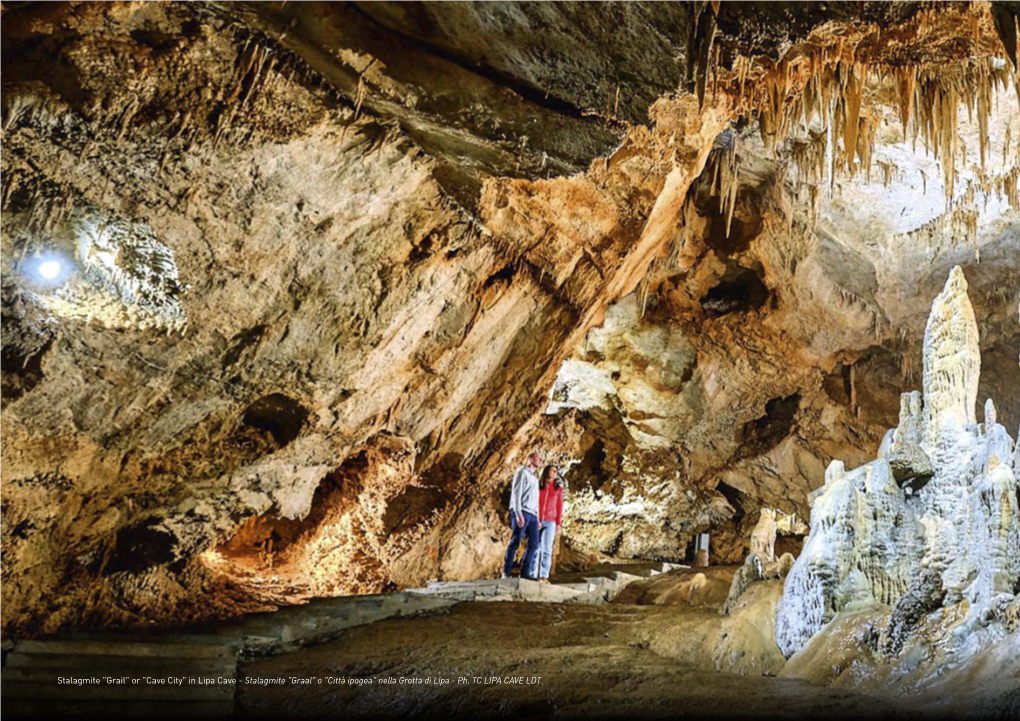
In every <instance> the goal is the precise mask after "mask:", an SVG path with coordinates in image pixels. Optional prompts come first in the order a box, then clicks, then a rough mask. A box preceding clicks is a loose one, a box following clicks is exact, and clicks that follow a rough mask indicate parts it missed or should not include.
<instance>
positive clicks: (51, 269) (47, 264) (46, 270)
mask: <svg viewBox="0 0 1020 721" xmlns="http://www.w3.org/2000/svg"><path fill="white" fill-rule="evenodd" d="M39 275H41V276H42V277H43V278H45V279H46V280H53V279H54V278H56V277H57V276H58V275H60V261H59V260H44V261H43V262H42V263H40V264H39Z"/></svg>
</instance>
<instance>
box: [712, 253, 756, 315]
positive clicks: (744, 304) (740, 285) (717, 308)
mask: <svg viewBox="0 0 1020 721" xmlns="http://www.w3.org/2000/svg"><path fill="white" fill-rule="evenodd" d="M768 299H769V289H768V286H766V285H765V283H764V282H762V279H761V278H760V277H759V276H758V274H757V273H755V272H754V271H753V270H751V269H750V268H744V267H742V266H739V265H737V266H732V267H730V268H729V269H728V270H727V271H726V273H725V275H723V277H722V279H721V280H720V282H719V283H718V284H717V285H716V286H715V287H714V288H712V289H710V290H709V291H708V293H706V294H705V295H704V296H702V297H701V301H700V302H701V307H702V308H704V310H705V312H706V313H707V314H708V315H709V316H711V317H719V316H722V315H726V314H727V313H738V312H740V313H743V312H747V311H750V310H757V309H758V308H761V307H762V306H763V305H765V303H766V301H768Z"/></svg>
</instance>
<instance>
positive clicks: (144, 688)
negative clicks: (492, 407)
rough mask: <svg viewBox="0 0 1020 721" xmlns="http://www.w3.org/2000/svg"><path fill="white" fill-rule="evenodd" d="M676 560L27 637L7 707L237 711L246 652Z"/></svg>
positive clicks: (596, 583) (616, 581) (586, 593)
mask: <svg viewBox="0 0 1020 721" xmlns="http://www.w3.org/2000/svg"><path fill="white" fill-rule="evenodd" d="M678 568H684V566H677V565H674V564H668V563H652V564H648V563H644V564H628V565H619V566H600V567H598V568H596V569H593V570H592V571H589V572H585V573H582V574H563V575H560V576H557V577H556V578H555V579H554V580H555V582H554V583H550V584H544V583H539V582H537V581H529V580H525V579H518V578H510V579H502V580H479V581H444V582H433V583H430V584H429V585H428V586H426V587H424V588H419V589H413V590H410V591H402V592H399V593H387V594H378V595H372V596H344V597H338V598H328V599H316V600H314V601H311V602H309V603H307V604H302V605H299V606H289V607H287V608H282V609H280V610H277V611H271V612H266V613H257V614H250V615H247V616H245V617H243V618H241V619H238V620H235V621H228V622H221V623H216V624H210V625H208V626H205V627H199V628H195V629H191V631H192V632H190V633H137V634H123V633H116V634H114V633H110V634H75V635H71V636H67V637H61V638H49V639H37V640H30V641H20V642H18V643H17V644H16V645H15V646H14V648H13V650H12V651H11V652H10V653H9V654H8V655H7V658H6V661H5V663H4V669H3V674H2V678H0V689H2V694H3V700H4V710H5V711H6V712H7V713H8V714H11V715H15V716H17V715H33V716H35V715H39V714H61V715H62V714H65V713H82V714H87V715H117V716H123V715H140V716H150V715H177V716H207V715H208V716H214V717H217V716H218V717H225V716H230V715H231V714H232V713H233V704H234V690H235V688H236V674H237V663H238V659H239V658H255V657H260V656H270V655H275V654H279V653H284V652H287V651H291V650H295V649H297V648H301V647H303V646H308V645H313V644H319V643H324V642H327V641H331V640H333V639H334V638H336V637H337V636H339V635H340V634H341V633H342V632H343V631H344V630H345V629H349V628H353V627H355V626H364V625H366V624H370V623H373V622H375V621H380V620H382V619H387V618H394V617H408V616H420V615H431V614H436V613H443V612H446V611H448V610H449V609H450V608H451V607H452V606H454V605H456V604H458V603H462V602H466V601H468V602H469V601H530V602H539V603H604V602H606V601H610V600H612V599H613V598H614V597H615V596H616V595H617V594H618V593H619V592H620V591H622V590H623V589H624V588H625V587H626V586H627V585H629V584H630V583H632V582H634V581H637V580H640V579H641V578H647V577H649V576H653V575H658V574H660V573H666V572H668V571H671V570H674V569H678ZM72 680H73V681H74V682H71V681H72Z"/></svg>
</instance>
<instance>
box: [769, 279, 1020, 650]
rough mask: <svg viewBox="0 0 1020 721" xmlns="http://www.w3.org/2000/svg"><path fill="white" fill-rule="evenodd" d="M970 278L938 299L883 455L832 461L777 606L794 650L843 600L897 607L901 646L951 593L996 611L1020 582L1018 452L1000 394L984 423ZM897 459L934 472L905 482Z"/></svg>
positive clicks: (894, 642)
mask: <svg viewBox="0 0 1020 721" xmlns="http://www.w3.org/2000/svg"><path fill="white" fill-rule="evenodd" d="M966 287H967V286H966V281H965V280H964V278H963V274H962V271H961V270H960V269H959V268H955V269H954V270H953V271H952V273H950V276H949V279H948V281H947V282H946V286H945V289H944V290H943V291H942V293H941V294H940V295H939V296H938V297H937V298H936V299H935V302H934V303H933V307H932V313H931V317H930V319H929V321H928V326H927V331H926V334H925V344H924V369H925V370H924V378H925V386H924V393H923V397H921V398H919V397H918V395H917V394H916V393H906V394H904V395H903V399H902V405H901V415H900V427H898V428H897V429H895V431H893V433H892V435H891V437H890V436H887V438H886V440H885V441H883V448H882V449H881V452H880V457H879V459H878V460H876V461H873V462H871V463H868V464H866V465H864V466H861V467H860V468H857V469H854V470H852V471H846V470H845V468H844V466H843V464H842V463H841V462H839V461H833V463H832V464H831V465H830V467H829V470H828V471H827V472H826V478H825V486H824V488H822V489H821V490H820V492H819V493H818V495H817V496H816V497H815V499H814V503H813V505H812V509H811V535H810V538H809V540H808V542H807V544H806V546H805V548H804V552H803V553H802V554H801V556H800V558H798V559H797V562H796V563H795V564H794V567H793V570H792V571H791V572H790V575H789V577H788V578H787V580H786V586H785V591H784V595H783V599H782V601H781V602H780V604H779V606H778V609H777V617H776V642H777V644H778V645H779V647H780V649H781V650H782V651H783V653H784V655H786V656H787V657H789V656H790V655H791V654H793V653H794V652H796V651H797V650H799V649H800V648H802V647H803V646H804V645H805V644H806V643H807V641H808V640H809V639H810V638H811V637H812V636H813V635H814V634H815V633H817V632H818V631H819V630H820V629H821V628H822V626H823V625H824V624H825V623H827V622H828V621H829V620H830V619H832V618H833V616H834V615H835V614H836V613H837V612H839V611H842V610H844V609H845V610H847V611H853V610H857V609H860V608H864V607H868V606H871V605H875V604H881V605H886V606H895V607H896V608H897V609H898V610H897V611H896V612H894V614H893V618H894V619H899V620H897V622H896V624H894V626H895V628H893V629H892V633H893V637H891V642H890V643H891V647H893V648H895V649H898V648H900V647H902V645H903V642H904V635H905V634H906V633H908V631H907V630H905V629H908V628H909V627H910V626H911V625H912V624H914V623H916V622H917V620H918V619H919V618H920V616H921V615H923V613H925V612H928V611H931V610H934V608H936V607H937V606H938V605H940V604H942V603H946V604H950V603H954V602H959V601H963V600H965V601H966V602H967V603H968V604H969V608H970V609H971V610H970V611H969V613H968V614H967V615H968V617H969V618H973V617H974V615H975V614H978V615H980V614H982V613H986V614H987V613H991V616H992V617H993V618H994V617H995V614H996V613H997V612H998V610H1000V609H1001V608H1003V607H1004V605H1005V603H1007V602H1008V601H1009V600H1011V599H1012V598H1013V597H1014V594H1015V593H1016V591H1017V585H1018V579H1020V545H1018V529H1020V517H1018V514H1017V483H1016V475H1015V472H1014V469H1013V468H1012V467H1011V466H1010V463H1009V459H1010V458H1015V456H1016V452H1017V451H1016V449H1015V446H1014V443H1013V439H1012V438H1011V437H1010V436H1009V434H1008V433H1007V432H1006V429H1005V428H1004V427H1003V426H1002V425H1001V424H999V423H998V422H997V419H996V413H995V407H994V405H993V404H992V403H991V401H989V402H988V403H987V404H986V410H985V423H984V424H983V425H978V424H977V423H976V422H975V418H974V404H975V400H976V393H977V383H978V372H979V368H980V357H979V355H980V353H979V350H978V346H977V327H976V324H975V321H974V311H973V308H972V307H971V304H970V301H969V299H968V297H967V294H966ZM919 411H920V412H919ZM929 459H930V463H931V465H930V467H928V466H927V465H926V462H927V461H928V460H929ZM894 460H895V461H896V462H897V465H898V466H899V468H900V469H901V473H903V478H907V477H916V476H917V475H918V474H919V472H920V471H922V470H926V471H928V472H930V473H931V480H930V481H929V482H928V483H927V484H925V485H923V486H921V487H919V489H918V490H916V491H915V490H914V487H912V486H910V485H907V486H905V487H903V488H901V487H900V486H899V485H898V484H897V482H896V481H897V479H896V477H895V475H894V474H895V471H894V469H893V466H892V463H893V461H894ZM929 468H930V470H929ZM903 604H906V605H905V606H903V608H901V605H903ZM961 623H963V622H962V621H961ZM985 625H987V623H986V624H985ZM960 637H961V638H962V637H963V634H961V635H960ZM961 643H962V641H961Z"/></svg>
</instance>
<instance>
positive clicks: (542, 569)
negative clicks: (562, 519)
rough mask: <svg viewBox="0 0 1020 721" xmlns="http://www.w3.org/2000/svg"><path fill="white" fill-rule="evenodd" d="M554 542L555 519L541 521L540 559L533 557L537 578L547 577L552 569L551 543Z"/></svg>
mask: <svg viewBox="0 0 1020 721" xmlns="http://www.w3.org/2000/svg"><path fill="white" fill-rule="evenodd" d="M555 542H556V521H542V540H541V541H540V545H539V550H540V553H539V555H540V556H541V560H539V559H535V566H537V567H538V568H536V570H537V571H538V573H537V574H532V575H537V576H538V577H539V578H549V571H550V570H551V569H552V553H553V543H555Z"/></svg>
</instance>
